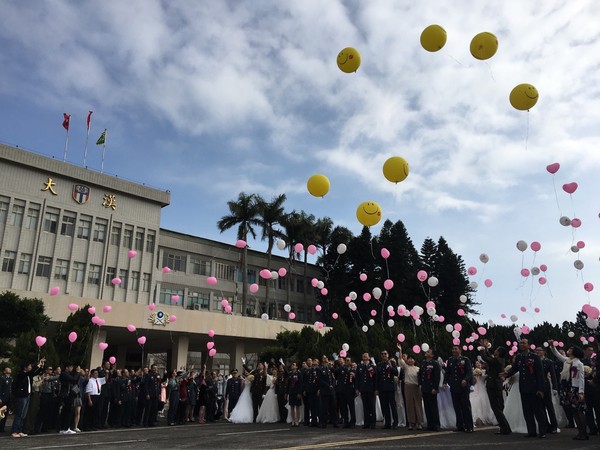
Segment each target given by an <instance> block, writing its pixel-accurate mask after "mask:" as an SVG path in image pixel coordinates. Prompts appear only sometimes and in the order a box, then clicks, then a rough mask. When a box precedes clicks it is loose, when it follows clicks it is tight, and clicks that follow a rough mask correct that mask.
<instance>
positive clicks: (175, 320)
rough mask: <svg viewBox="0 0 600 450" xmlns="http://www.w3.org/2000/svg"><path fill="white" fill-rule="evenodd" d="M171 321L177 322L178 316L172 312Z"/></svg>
mask: <svg viewBox="0 0 600 450" xmlns="http://www.w3.org/2000/svg"><path fill="white" fill-rule="evenodd" d="M169 322H171V323H173V322H177V316H176V315H175V314H171V315H170V316H169Z"/></svg>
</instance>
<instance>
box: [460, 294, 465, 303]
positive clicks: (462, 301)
mask: <svg viewBox="0 0 600 450" xmlns="http://www.w3.org/2000/svg"><path fill="white" fill-rule="evenodd" d="M458 299H459V300H460V302H461V303H467V296H466V295H464V294H463V295H461V296H460V297H458Z"/></svg>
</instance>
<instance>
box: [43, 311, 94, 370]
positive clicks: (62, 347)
mask: <svg viewBox="0 0 600 450" xmlns="http://www.w3.org/2000/svg"><path fill="white" fill-rule="evenodd" d="M89 307H90V305H85V306H84V307H82V308H80V309H78V310H77V311H75V312H73V313H71V314H69V317H67V320H66V321H65V322H64V323H61V325H60V328H59V329H58V331H57V332H56V334H55V335H54V337H53V341H54V345H55V347H56V350H57V353H58V355H59V357H60V359H61V361H70V362H72V363H74V364H79V365H87V363H88V361H89V360H90V355H91V352H92V343H93V340H94V331H95V328H96V326H95V325H94V324H92V322H91V321H90V315H89V313H88V312H87V310H88V308H89ZM71 332H75V333H77V340H76V341H75V342H74V343H73V344H71V342H70V341H69V334H70V333H71Z"/></svg>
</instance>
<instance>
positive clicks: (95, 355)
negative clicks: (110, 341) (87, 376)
mask: <svg viewBox="0 0 600 450" xmlns="http://www.w3.org/2000/svg"><path fill="white" fill-rule="evenodd" d="M93 342H94V345H92V354H91V355H90V369H95V368H96V367H98V366H101V365H102V359H103V357H104V352H103V351H102V350H100V349H99V348H98V343H99V342H106V330H103V329H101V328H99V329H98V330H97V331H96V333H95V336H94V340H93Z"/></svg>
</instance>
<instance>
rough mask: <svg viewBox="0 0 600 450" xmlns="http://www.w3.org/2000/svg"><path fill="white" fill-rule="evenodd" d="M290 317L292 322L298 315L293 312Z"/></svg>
mask: <svg viewBox="0 0 600 450" xmlns="http://www.w3.org/2000/svg"><path fill="white" fill-rule="evenodd" d="M288 317H289V319H290V320H294V319H295V318H296V314H295V313H293V312H291V313H289V314H288Z"/></svg>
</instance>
